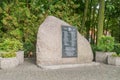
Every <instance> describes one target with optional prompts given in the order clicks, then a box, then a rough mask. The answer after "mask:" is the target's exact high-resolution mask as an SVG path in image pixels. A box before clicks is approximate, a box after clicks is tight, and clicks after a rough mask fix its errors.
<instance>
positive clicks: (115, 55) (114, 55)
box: [112, 53, 120, 57]
mask: <svg viewBox="0 0 120 80" xmlns="http://www.w3.org/2000/svg"><path fill="white" fill-rule="evenodd" d="M112 56H113V57H120V54H117V53H114V54H112Z"/></svg>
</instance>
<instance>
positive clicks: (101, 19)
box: [97, 0, 105, 43]
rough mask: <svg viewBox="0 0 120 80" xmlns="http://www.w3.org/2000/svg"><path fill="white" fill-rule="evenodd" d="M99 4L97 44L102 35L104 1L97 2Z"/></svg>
mask: <svg viewBox="0 0 120 80" xmlns="http://www.w3.org/2000/svg"><path fill="white" fill-rule="evenodd" d="M99 4H100V5H99V16H98V32H97V43H98V42H99V39H100V37H101V36H102V35H103V24H104V8H105V1H104V0H99Z"/></svg>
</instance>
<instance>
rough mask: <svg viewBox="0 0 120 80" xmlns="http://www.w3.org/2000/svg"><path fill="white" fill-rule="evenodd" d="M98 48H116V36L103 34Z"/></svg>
mask: <svg viewBox="0 0 120 80" xmlns="http://www.w3.org/2000/svg"><path fill="white" fill-rule="evenodd" d="M97 49H98V50H100V51H104V52H108V51H113V49H114V38H113V37H111V36H102V37H101V38H100V39H99V42H98V45H97Z"/></svg>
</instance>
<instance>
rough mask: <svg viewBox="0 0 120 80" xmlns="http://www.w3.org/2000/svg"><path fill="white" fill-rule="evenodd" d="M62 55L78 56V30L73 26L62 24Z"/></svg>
mask: <svg viewBox="0 0 120 80" xmlns="http://www.w3.org/2000/svg"><path fill="white" fill-rule="evenodd" d="M62 57H63V58H69V57H77V30H76V28H74V27H71V26H62Z"/></svg>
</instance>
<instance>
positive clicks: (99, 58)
mask: <svg viewBox="0 0 120 80" xmlns="http://www.w3.org/2000/svg"><path fill="white" fill-rule="evenodd" d="M112 54H113V52H96V54H95V55H96V57H95V60H96V62H100V63H108V61H107V60H108V56H109V55H112Z"/></svg>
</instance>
